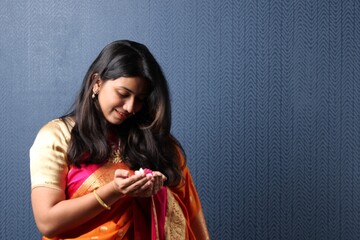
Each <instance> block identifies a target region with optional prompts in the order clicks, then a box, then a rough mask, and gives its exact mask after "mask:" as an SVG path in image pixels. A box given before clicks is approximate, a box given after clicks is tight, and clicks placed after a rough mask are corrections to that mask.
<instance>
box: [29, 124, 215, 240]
mask: <svg viewBox="0 0 360 240" xmlns="http://www.w3.org/2000/svg"><path fill="white" fill-rule="evenodd" d="M70 131H71V127H68V126H65V124H64V123H63V122H62V121H60V120H54V121H51V122H50V123H48V124H47V125H45V126H44V127H43V128H42V129H41V131H40V132H39V134H38V136H37V138H36V140H35V142H34V144H33V146H32V148H31V151H30V152H31V154H30V160H31V178H32V188H34V187H38V186H43V187H52V188H56V189H59V190H62V191H64V192H65V193H66V196H67V198H68V199H72V198H78V197H81V196H84V195H86V194H92V192H93V190H94V189H96V188H98V187H101V186H103V185H105V184H107V183H109V182H110V181H112V180H113V178H114V173H115V170H116V169H126V170H129V171H130V172H133V171H131V170H130V169H129V168H128V167H127V165H126V164H124V163H122V162H120V163H112V162H110V161H109V162H107V163H105V164H102V165H96V164H91V165H82V166H81V167H80V168H76V167H73V166H68V165H67V164H66V150H67V146H68V141H69V136H70V134H69V132H70ZM175 159H176V158H175ZM178 159H180V165H181V166H182V165H183V163H184V158H183V156H182V154H181V153H180V151H178ZM182 174H183V179H182V181H181V182H180V184H179V185H178V186H176V187H171V188H170V187H163V188H162V189H161V190H160V191H159V192H158V193H157V194H156V195H153V196H152V197H148V198H134V197H128V196H125V197H123V198H121V199H119V200H118V201H117V202H116V203H114V204H113V205H112V206H111V210H106V209H104V211H103V212H101V213H100V214H99V215H97V216H96V217H94V218H93V219H92V220H90V221H88V222H87V223H86V224H83V225H81V227H77V228H74V229H72V230H71V231H69V232H66V233H63V234H62V235H61V236H58V237H56V238H51V239H53V240H54V239H106V240H111V239H159V240H162V239H176V240H178V239H209V235H208V231H207V227H206V223H205V220H204V216H203V212H202V208H201V204H200V200H199V197H198V194H197V191H196V189H195V186H194V183H193V180H192V177H191V174H190V172H189V169H188V168H187V167H184V169H183V170H182ZM43 239H49V238H46V237H43Z"/></svg>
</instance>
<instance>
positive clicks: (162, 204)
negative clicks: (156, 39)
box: [30, 40, 209, 239]
mask: <svg viewBox="0 0 360 240" xmlns="http://www.w3.org/2000/svg"><path fill="white" fill-rule="evenodd" d="M170 127H171V109H170V101H169V93H168V87H167V82H166V79H165V77H164V75H163V73H162V70H161V68H160V66H159V64H158V63H157V62H156V60H155V59H154V57H153V56H152V54H151V53H150V52H149V50H148V49H147V48H146V47H145V46H144V45H142V44H139V43H136V42H132V41H126V40H122V41H115V42H113V43H110V44H109V45H107V46H106V47H105V48H104V49H103V50H102V51H101V53H100V54H99V56H98V57H97V58H96V59H95V61H94V62H93V63H92V65H91V66H90V68H89V70H88V71H87V73H86V75H85V77H84V81H83V84H82V86H81V90H80V93H79V95H78V97H77V100H76V102H75V104H74V107H73V110H72V111H71V112H70V113H69V114H67V115H66V116H63V117H61V118H59V119H55V120H53V121H51V122H49V123H47V124H46V125H45V126H44V127H42V129H41V130H40V131H39V133H38V135H37V137H36V139H35V141H34V144H33V146H32V147H31V149H30V172H31V183H32V192H31V199H32V207H33V212H34V217H35V221H36V224H37V226H38V228H39V230H40V232H41V233H42V234H43V235H44V237H43V239H208V238H209V235H208V231H207V227H206V223H205V220H204V216H203V212H202V209H201V204H200V201H199V198H198V195H197V192H196V189H195V187H194V185H193V181H192V178H191V175H190V172H189V170H188V168H187V166H186V161H185V155H184V152H183V150H182V148H181V146H180V144H179V143H178V142H177V141H176V139H175V138H174V137H173V136H172V135H171V133H170Z"/></svg>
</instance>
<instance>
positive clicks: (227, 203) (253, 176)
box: [0, 0, 360, 240]
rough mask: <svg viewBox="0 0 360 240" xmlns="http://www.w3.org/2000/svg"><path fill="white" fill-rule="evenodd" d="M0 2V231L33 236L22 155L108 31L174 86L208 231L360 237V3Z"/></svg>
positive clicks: (177, 119)
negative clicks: (142, 49)
mask: <svg viewBox="0 0 360 240" xmlns="http://www.w3.org/2000/svg"><path fill="white" fill-rule="evenodd" d="M100 2H101V1H84V0H80V1H69V0H67V1H46V0H43V1H36V0H27V1H11V0H2V1H0V74H1V75H0V76H1V79H0V89H1V92H0V110H1V115H0V123H1V125H0V132H1V134H0V136H1V141H0V151H1V161H0V176H1V181H0V196H1V197H0V213H1V220H0V238H1V239H39V237H40V235H39V233H38V231H37V230H36V228H35V224H34V220H33V217H32V212H31V207H30V198H29V196H30V180H29V169H28V168H29V159H28V149H29V147H30V146H31V144H32V141H33V140H34V137H35V134H36V133H37V131H38V130H39V128H40V126H41V125H43V124H44V123H45V122H47V121H49V120H50V119H52V118H54V117H57V116H59V115H61V114H62V113H64V112H65V111H66V110H67V109H68V107H69V106H70V104H71V103H72V101H73V99H74V96H75V94H76V91H77V89H78V87H79V86H80V82H81V80H82V77H83V75H84V73H85V71H86V70H87V67H88V65H89V64H90V62H91V61H92V60H93V59H94V57H95V56H96V55H97V54H98V52H99V51H100V49H101V48H102V47H103V46H104V45H105V44H106V43H108V42H110V41H113V40H115V39H122V38H127V39H133V40H137V41H140V42H143V43H145V44H146V45H148V46H149V48H150V49H151V50H152V52H153V53H154V55H155V56H156V57H157V59H158V60H159V62H160V63H161V64H162V66H163V69H164V71H165V73H166V75H167V77H168V79H169V81H170V88H171V93H172V99H173V132H174V133H175V135H176V136H177V137H178V138H179V140H180V141H181V142H182V143H183V145H184V148H185V150H186V152H187V154H188V159H189V166H190V169H191V170H192V173H193V176H194V180H195V183H196V185H197V187H198V191H199V194H200V197H201V200H202V203H203V208H204V212H205V216H206V218H207V222H208V225H209V230H210V234H211V236H212V238H213V239H299V240H303V239H324V240H325V239H326V240H329V239H344V240H345V239H346V240H349V239H350V240H352V239H354V240H355V239H360V227H359V226H360V173H359V170H360V110H359V107H360V14H359V13H360V2H359V1H358V0H347V1H346V0H343V1H340V0H328V1H325V0H324V1H321V0H318V1H310V0H309V1H305V0H290V1H280V0H278V1H275V0H274V1H268V0H257V1H251V0H246V1H245V0H239V1H236V0H222V1H219V0H212V1H209V0H207V1H206V0H196V1H195V0H185V1H177V0H173V1H164V0H161V1H160V0H158V1H155V0H154V1H152V0H151V1H140V0H126V1H125V0H123V1H115V0H112V1H102V3H100Z"/></svg>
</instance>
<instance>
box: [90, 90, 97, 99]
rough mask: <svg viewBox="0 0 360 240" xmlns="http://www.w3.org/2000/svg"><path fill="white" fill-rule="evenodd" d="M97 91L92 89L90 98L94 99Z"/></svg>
mask: <svg viewBox="0 0 360 240" xmlns="http://www.w3.org/2000/svg"><path fill="white" fill-rule="evenodd" d="M97 94H98V93H97V92H95V91H93V94H92V95H91V98H92V99H94V98H95V97H96V95H97Z"/></svg>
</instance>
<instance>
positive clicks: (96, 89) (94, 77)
mask: <svg viewBox="0 0 360 240" xmlns="http://www.w3.org/2000/svg"><path fill="white" fill-rule="evenodd" d="M91 80H92V82H93V83H94V85H93V89H92V90H93V92H95V93H98V92H99V90H100V87H101V84H102V80H101V78H100V75H99V74H98V73H94V74H93V75H92V76H91Z"/></svg>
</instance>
